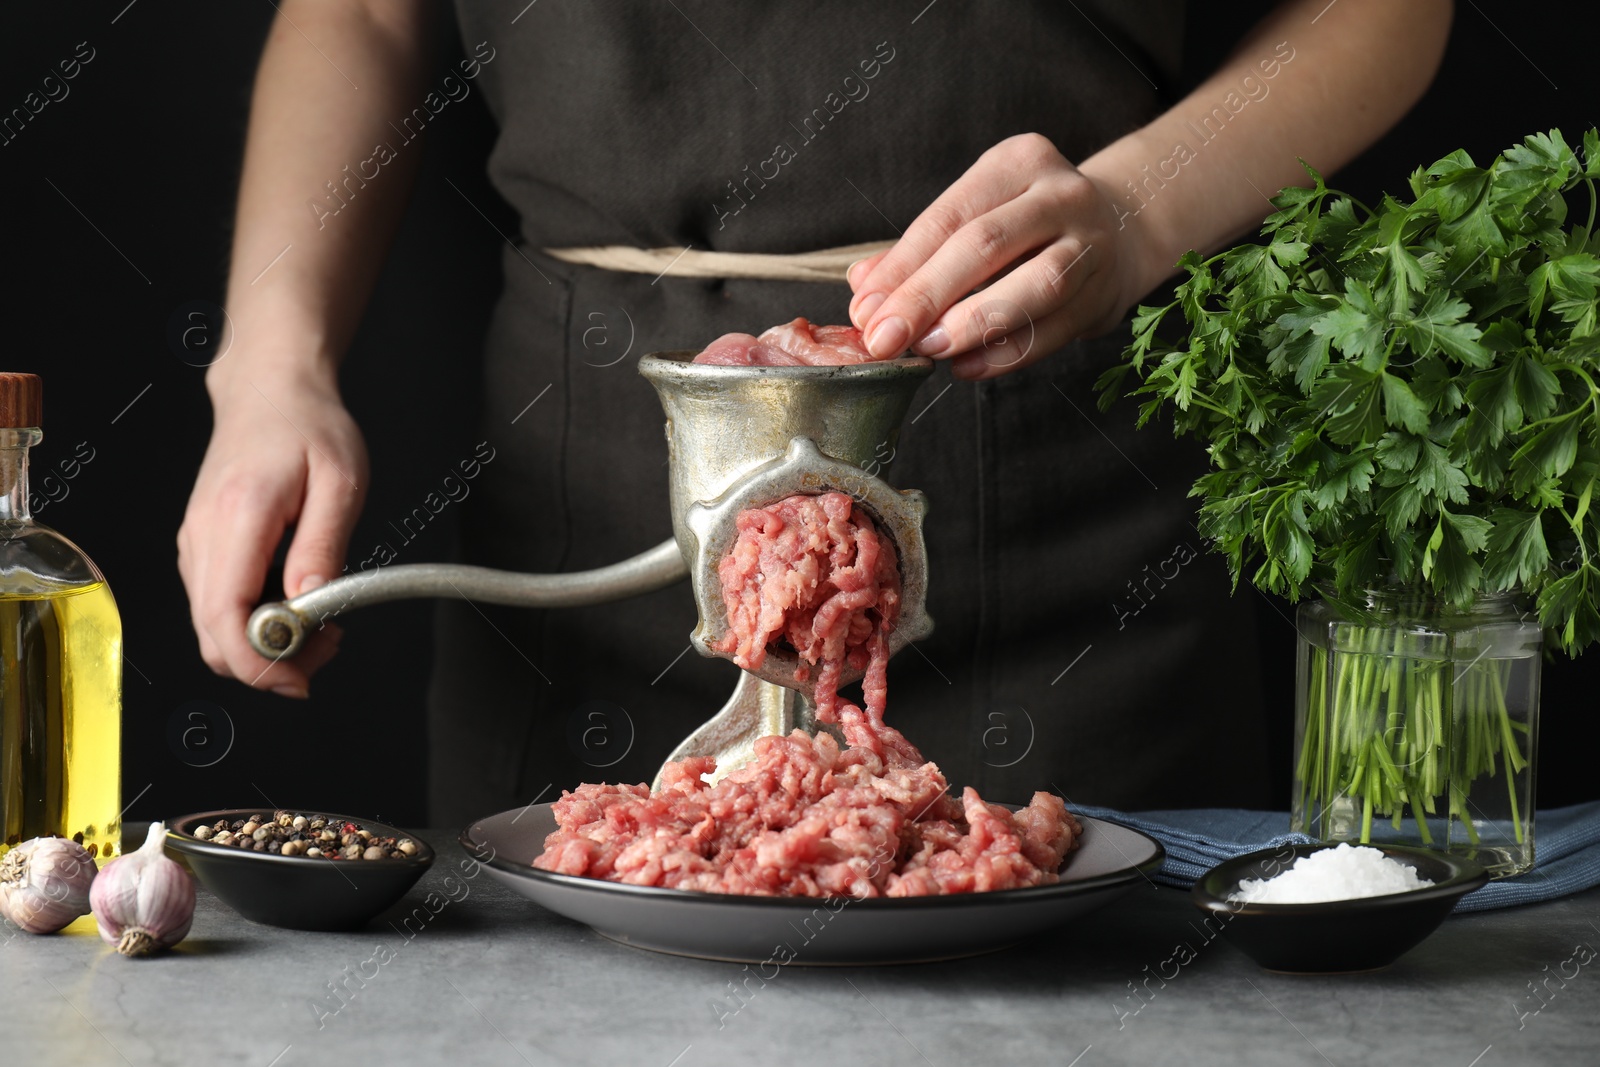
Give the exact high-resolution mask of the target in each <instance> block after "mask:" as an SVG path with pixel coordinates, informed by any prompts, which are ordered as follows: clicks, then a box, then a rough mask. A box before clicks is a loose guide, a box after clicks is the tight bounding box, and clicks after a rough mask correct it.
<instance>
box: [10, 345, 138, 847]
mask: <svg viewBox="0 0 1600 1067" xmlns="http://www.w3.org/2000/svg"><path fill="white" fill-rule="evenodd" d="M40 392H41V390H40V387H39V379H38V378H37V377H35V376H34V375H31V374H0V854H4V853H5V852H6V851H8V850H9V849H10V848H11V846H13V845H17V844H20V843H21V842H23V841H27V840H29V839H31V838H34V837H42V836H47V835H51V836H58V837H66V838H70V839H72V840H74V841H77V842H78V843H79V844H81V845H83V846H84V848H86V849H88V850H89V851H90V853H91V854H92V855H94V856H95V857H96V858H98V859H99V860H100V861H101V862H102V863H103V862H104V861H105V860H106V859H109V858H111V857H113V856H115V855H117V854H118V853H119V852H120V850H121V831H122V822H121V811H122V802H121V782H122V779H121V770H122V768H121V761H122V621H121V618H120V616H119V615H118V613H117V604H116V601H115V600H113V599H112V596H111V590H110V588H108V587H107V585H106V580H105V577H104V576H103V575H102V574H101V573H100V570H99V568H97V567H96V566H95V565H94V563H93V562H92V561H91V560H90V559H89V557H88V556H86V555H84V553H83V551H82V550H81V549H79V548H78V546H77V545H75V544H73V543H72V542H71V541H69V540H67V539H66V538H65V537H63V536H61V535H60V534H59V533H56V532H55V531H54V530H52V529H50V528H49V527H48V526H45V525H43V524H41V523H38V522H35V521H34V520H33V516H32V514H31V513H30V511H29V504H28V449H29V448H30V447H31V446H33V445H36V444H38V443H39V441H40V440H41V438H42V437H43V435H42V434H41V433H40V431H39V429H38V425H37V424H38V422H39V421H41V420H40V415H39V411H40V408H41V407H42V404H41V401H40Z"/></svg>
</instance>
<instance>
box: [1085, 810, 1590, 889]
mask: <svg viewBox="0 0 1600 1067" xmlns="http://www.w3.org/2000/svg"><path fill="white" fill-rule="evenodd" d="M1072 810H1073V811H1076V812H1078V813H1080V814H1083V815H1087V816H1089V817H1090V818H1092V819H1106V820H1108V821H1110V822H1116V823H1121V824H1123V825H1124V826H1131V827H1133V828H1134V829H1135V830H1142V831H1143V832H1145V833H1147V834H1149V835H1150V836H1151V837H1153V838H1155V839H1156V840H1157V841H1159V842H1161V845H1162V847H1163V848H1165V849H1166V850H1167V860H1166V863H1164V864H1162V867H1161V870H1160V871H1158V872H1157V873H1156V875H1155V879H1156V881H1158V882H1162V883H1165V884H1166V885H1170V886H1176V887H1178V888H1179V889H1187V888H1189V887H1190V886H1191V885H1193V884H1194V883H1195V880H1196V879H1198V878H1199V877H1200V876H1201V875H1202V874H1204V873H1205V872H1206V871H1208V870H1210V869H1211V868H1212V867H1215V866H1216V865H1217V864H1219V863H1221V862H1222V861H1223V860H1227V859H1232V858H1233V857H1234V856H1242V855H1244V854H1245V853H1246V852H1256V851H1259V850H1261V849H1265V848H1277V847H1278V846H1280V845H1285V844H1306V843H1308V842H1310V841H1311V838H1309V837H1307V836H1305V835H1304V834H1295V833H1289V832H1287V831H1286V829H1285V827H1287V826H1288V825H1289V816H1288V813H1286V812H1281V811H1245V810H1242V809H1239V808H1197V809H1193V810H1188V811H1140V812H1124V811H1117V810H1115V809H1114V808H1092V807H1076V806H1075V807H1074V808H1073V809H1072ZM1595 885H1600V800H1597V801H1590V802H1589V803H1587V804H1574V805H1572V806H1571V807H1567V808H1553V809H1541V810H1540V811H1539V812H1538V814H1537V815H1536V816H1535V819H1534V865H1533V869H1532V870H1531V871H1529V872H1528V873H1527V874H1524V875H1520V876H1518V877H1516V878H1502V879H1500V880H1499V881H1495V882H1490V883H1489V884H1488V885H1486V886H1484V887H1483V888H1482V889H1479V890H1476V891H1475V892H1472V893H1468V894H1467V895H1466V896H1464V897H1462V898H1461V903H1459V904H1457V905H1456V909H1455V910H1456V911H1485V910H1487V909H1489V908H1508V907H1511V906H1512V905H1514V904H1533V903H1535V902H1537V901H1541V900H1554V899H1555V898H1557V897H1564V896H1566V895H1567V894H1569V893H1576V892H1578V891H1579V890H1582V889H1588V888H1590V887H1591V886H1595Z"/></svg>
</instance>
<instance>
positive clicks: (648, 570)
mask: <svg viewBox="0 0 1600 1067" xmlns="http://www.w3.org/2000/svg"><path fill="white" fill-rule="evenodd" d="M688 576H689V568H688V566H687V565H686V564H685V563H684V561H683V553H682V552H680V551H679V550H678V542H677V541H675V540H673V539H672V538H668V539H667V540H665V541H663V542H661V543H660V544H659V545H656V546H655V547H654V548H652V549H650V550H649V551H647V552H641V553H640V554H639V555H637V556H633V557H631V558H629V559H625V560H623V561H622V562H621V563H613V564H611V565H610V566H609V567H598V568H596V569H594V570H592V571H573V572H571V573H569V574H522V573H519V572H517V571H499V570H494V569H493V568H490V567H472V566H467V565H465V564H457V563H407V564H403V565H401V566H398V567H380V568H378V569H377V570H372V571H362V572H361V573H359V574H350V575H346V576H344V577H342V578H335V579H334V580H333V581H331V582H329V583H327V584H326V585H321V586H318V587H317V588H315V589H313V590H311V591H310V592H309V593H302V594H301V595H300V596H297V597H295V598H294V599H293V600H286V601H282V602H279V603H273V604H263V605H261V606H260V607H259V608H256V610H255V611H254V612H252V613H251V615H250V621H249V622H248V623H247V624H246V626H245V632H246V636H247V637H249V639H250V646H251V647H252V648H254V649H255V650H256V651H257V652H258V653H260V654H261V655H263V656H265V657H266V658H267V659H271V660H277V659H282V658H284V657H286V656H292V655H294V654H295V653H296V652H298V651H300V646H301V645H302V644H304V643H305V637H306V634H307V633H308V632H309V631H311V630H313V629H319V628H320V627H321V626H322V624H323V623H324V622H326V621H327V620H328V619H331V618H333V617H335V616H337V615H339V614H340V613H341V612H344V611H347V610H349V609H350V608H359V607H365V606H366V605H368V604H381V603H383V602H384V601H387V600H409V599H414V598H417V597H447V596H459V597H462V598H464V599H466V600H472V601H483V602H484V603H487V604H506V605H510V606H511V607H521V608H572V607H581V606H583V605H586V604H605V603H608V602H610V601H613V600H622V599H625V598H627V597H633V596H640V595H642V594H644V593H653V592H655V591H656V590H657V589H665V588H666V587H667V586H669V585H672V584H673V583H675V582H679V581H682V580H683V579H684V578H686V577H688Z"/></svg>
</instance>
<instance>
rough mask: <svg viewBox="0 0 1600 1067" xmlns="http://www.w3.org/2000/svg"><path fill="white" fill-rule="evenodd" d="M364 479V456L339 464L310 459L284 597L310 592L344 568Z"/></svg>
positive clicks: (285, 575)
mask: <svg viewBox="0 0 1600 1067" xmlns="http://www.w3.org/2000/svg"><path fill="white" fill-rule="evenodd" d="M366 482H367V470H366V463H365V461H364V459H363V458H362V457H359V456H355V457H350V458H349V459H347V460H346V461H345V462H343V463H338V462H335V461H334V460H332V459H327V460H323V461H321V462H313V463H312V467H311V471H310V474H309V476H308V477H307V479H306V499H305V503H304V504H303V505H302V506H301V509H300V519H299V521H298V522H296V523H295V530H294V540H293V541H291V542H290V544H289V552H288V554H287V556H285V558H284V563H283V592H284V595H285V596H289V597H296V596H299V595H300V594H301V593H305V592H309V591H310V590H312V589H315V588H316V587H317V586H319V585H322V584H323V583H325V582H328V581H330V580H331V579H333V578H336V577H338V575H339V574H340V572H341V571H343V570H344V559H345V550H346V549H347V548H348V547H349V544H350V533H351V531H352V530H354V529H355V525H356V519H357V518H358V517H359V516H360V514H361V503H362V500H363V499H364V498H365V496H366V491H365V489H364V488H363V487H364V486H365V485H366Z"/></svg>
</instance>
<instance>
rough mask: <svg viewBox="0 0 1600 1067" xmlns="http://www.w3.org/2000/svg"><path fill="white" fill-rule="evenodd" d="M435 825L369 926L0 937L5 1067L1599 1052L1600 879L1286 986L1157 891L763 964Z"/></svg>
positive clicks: (1339, 1064) (220, 909)
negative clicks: (899, 946)
mask: <svg viewBox="0 0 1600 1067" xmlns="http://www.w3.org/2000/svg"><path fill="white" fill-rule="evenodd" d="M422 836H423V837H425V838H426V839H427V840H429V841H431V842H432V843H433V844H434V845H435V847H436V848H438V849H439V859H438V861H437V862H436V863H435V864H434V866H433V868H432V870H430V871H429V872H428V874H427V876H426V877H425V878H424V879H423V880H422V881H421V882H419V883H418V885H417V886H416V887H415V888H414V889H413V890H412V891H411V893H410V894H409V895H408V896H407V897H406V899H405V900H404V901H403V902H401V904H399V905H397V906H396V907H395V908H394V909H392V910H391V911H390V912H389V913H387V914H386V915H385V916H383V917H380V918H379V919H378V920H375V921H374V922H373V923H372V924H371V925H370V926H368V927H367V928H366V929H365V930H363V931H360V932H357V933H338V934H330V933H303V932H296V931H288V930H278V929H274V928H271V927H266V926H258V925H255V924H253V923H250V922H247V921H245V920H243V919H241V918H239V917H238V916H237V915H235V914H234V913H233V912H232V911H230V910H229V909H228V908H226V907H225V906H224V905H222V904H221V903H220V902H219V901H217V900H216V898H214V897H213V896H211V895H210V894H209V893H207V892H206V891H205V890H203V889H202V890H201V892H200V902H199V907H198V910H197V912H196V915H195V921H194V928H193V930H192V932H191V933H190V935H189V938H188V939H187V940H186V941H185V942H183V944H181V945H180V946H178V948H177V949H176V950H174V951H172V952H170V953H168V954H167V955H165V956H163V957H159V958H153V959H147V960H128V959H123V958H121V957H119V956H117V955H116V954H115V953H114V952H112V951H111V950H110V949H109V947H107V946H105V945H104V944H103V943H102V942H101V941H100V939H99V937H98V936H96V934H95V932H94V927H93V920H92V919H89V918H84V919H80V920H79V921H78V922H77V923H75V924H73V926H72V927H69V928H68V930H67V931H65V932H64V933H62V934H60V935H55V936H49V937H33V936H30V935H27V934H22V933H19V932H18V931H17V930H15V928H12V927H9V926H5V927H0V936H3V937H4V941H3V943H0V1035H3V1036H0V1064H4V1065H6V1067H10V1065H12V1064H17V1065H21V1064H45V1065H49V1067H56V1065H74V1067H75V1065H78V1064H83V1065H88V1067H95V1065H101V1064H105V1065H119V1064H204V1065H224V1064H227V1065H232V1064H238V1065H253V1067H302V1065H311V1064H325V1065H335V1064H339V1065H349V1064H368V1063H371V1064H385V1065H389V1064H396V1065H399V1064H447V1065H450V1067H476V1065H480V1064H482V1065H485V1067H490V1065H492V1067H516V1065H518V1064H536V1065H542V1064H557V1063H562V1064H566V1063H571V1064H639V1065H643V1067H683V1065H688V1064H704V1063H709V1064H735V1063H737V1064H751V1063H759V1064H763V1065H776V1064H822V1063H848V1064H851V1065H857V1064H877V1063H883V1064H896V1065H916V1064H933V1065H939V1067H944V1065H947V1064H949V1065H954V1064H981V1065H990V1064H1006V1065H1011V1064H1051V1065H1055V1067H1102V1065H1107V1064H1181V1065H1184V1067H1206V1065H1210V1064H1272V1065H1298V1064H1307V1065H1312V1067H1330V1065H1336V1067H1345V1065H1351V1067H1355V1065H1366V1064H1374V1063H1396V1064H1417V1065H1440V1067H1503V1065H1505V1064H1563V1065H1572V1067H1580V1065H1593V1064H1600V958H1595V955H1594V949H1600V890H1593V891H1590V892H1587V893H1583V894H1580V895H1577V896H1573V897H1569V898H1566V899H1564V900H1560V901H1555V902H1551V903H1548V904H1541V905H1534V906H1530V907H1523V908H1515V909H1510V910H1506V911H1500V912H1488V913H1480V914H1472V915H1463V916H1457V917H1453V918H1451V919H1449V920H1448V921H1447V922H1446V923H1445V925H1444V926H1443V927H1442V928H1441V929H1440V930H1439V931H1438V932H1437V933H1436V934H1434V935H1433V936H1432V937H1431V938H1429V939H1428V940H1427V941H1424V942H1423V943H1422V944H1421V945H1420V946H1418V947H1417V948H1415V949H1413V950H1412V951H1411V952H1410V953H1408V954H1407V955H1405V956H1404V957H1402V958H1401V959H1400V961H1399V962H1398V963H1396V964H1395V965H1393V966H1391V967H1390V968H1388V969H1386V970H1384V971H1381V972H1378V973H1374V974H1365V975H1347V976H1339V977H1287V976H1283V975H1275V974H1268V973H1266V972H1264V971H1261V970H1260V969H1258V968H1257V967H1256V966H1255V965H1254V964H1253V963H1252V962H1251V961H1250V960H1249V959H1248V958H1247V957H1245V956H1244V955H1243V954H1242V953H1240V952H1239V951H1238V950H1237V949H1235V948H1234V947H1233V946H1232V945H1230V944H1228V942H1227V939H1226V935H1225V934H1224V935H1222V936H1220V937H1216V938H1215V939H1213V940H1210V941H1208V940H1207V938H1206V935H1205V932H1204V930H1203V929H1202V928H1201V926H1200V922H1199V913H1198V912H1197V911H1195V909H1194V908H1193V906H1192V905H1191V904H1190V902H1189V898H1188V894H1186V893H1180V892H1177V891H1174V890H1171V889H1158V888H1156V887H1154V886H1147V885H1141V886H1139V887H1138V888H1136V889H1134V890H1132V891H1130V892H1129V893H1128V894H1127V895H1126V896H1124V897H1122V898H1121V899H1119V900H1117V901H1116V902H1114V903H1112V904H1111V905H1110V906H1109V907H1107V908H1106V909H1104V910H1103V911H1099V912H1096V913H1094V914H1092V915H1089V916H1086V917H1084V918H1083V919H1081V920H1079V921H1078V922H1076V923H1075V924H1072V925H1068V926H1065V927H1062V928H1060V929H1058V930H1056V931H1053V932H1051V933H1050V934H1048V935H1046V936H1043V937H1040V938H1039V939H1037V940H1036V941H1034V942H1032V943H1029V944H1026V945H1023V946H1019V947H1016V948H1012V949H1008V950H1006V951H1003V952H998V953H995V954H993V955H989V956H983V957H978V958H974V959H968V960H961V961H953V962H949V963H939V964H920V965H912V966H904V967H865V968H817V969H807V968H804V967H798V966H789V967H784V968H781V969H779V968H776V967H774V968H769V969H768V971H767V972H766V974H767V975H768V977H766V978H763V976H762V975H761V974H758V973H757V972H756V970H755V969H754V968H750V969H746V968H744V967H742V966H740V965H736V964H726V963H711V962H705V961H701V960H693V959H682V958H678V957H673V956H664V955H657V954H654V953H650V952H645V951H641V950H638V949H633V948H628V947H625V946H622V945H619V944H615V943H613V942H610V941H607V940H605V939H604V938H601V937H600V936H598V935H597V934H594V933H592V932H590V931H589V930H588V929H587V928H585V927H583V926H579V925H577V924H575V923H572V922H569V921H568V920H566V919H562V918H560V917H559V916H556V915H554V914H552V913H550V912H547V911H544V910H543V909H541V908H539V907H538V906H536V905H534V904H532V903H529V902H528V901H525V900H523V899H522V898H521V897H518V896H515V895H514V894H512V893H511V892H510V891H509V890H507V889H505V888H503V887H501V886H500V885H498V884H497V883H495V882H493V881H492V880H491V879H490V878H489V876H488V875H487V874H484V873H483V871H482V870H481V868H477V867H476V865H475V864H474V863H473V861H471V860H470V859H468V858H467V857H466V855H465V853H463V852H462V851H461V850H460V849H459V848H458V847H457V846H456V845H455V844H454V839H455V832H454V831H442V830H441V831H422ZM407 916H410V921H409V922H407V921H405V920H406V918H407ZM1179 945H1187V946H1188V948H1189V951H1188V952H1177V948H1178V946H1179ZM1585 947H1587V948H1588V951H1587V952H1585V951H1584V948H1585ZM1179 960H1186V961H1187V962H1183V963H1180V962H1178V961H1179ZM1585 960H1589V961H1592V962H1580V961H1585ZM1562 974H1564V975H1566V977H1561V976H1560V975H1562ZM1536 988H1537V989H1538V990H1539V993H1538V994H1536V993H1535V989H1536Z"/></svg>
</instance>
